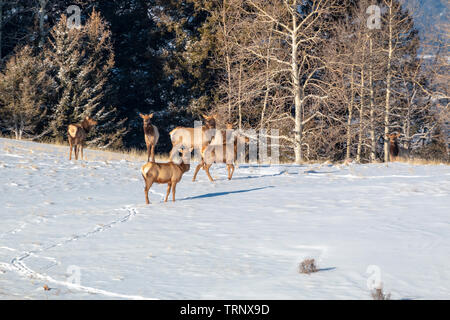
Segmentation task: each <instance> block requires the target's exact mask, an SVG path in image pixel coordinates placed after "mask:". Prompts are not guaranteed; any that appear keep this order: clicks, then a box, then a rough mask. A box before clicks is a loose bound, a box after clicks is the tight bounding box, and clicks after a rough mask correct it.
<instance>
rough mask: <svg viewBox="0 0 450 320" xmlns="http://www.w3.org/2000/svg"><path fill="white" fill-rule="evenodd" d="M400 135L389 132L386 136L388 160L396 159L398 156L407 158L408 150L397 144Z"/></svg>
mask: <svg viewBox="0 0 450 320" xmlns="http://www.w3.org/2000/svg"><path fill="white" fill-rule="evenodd" d="M399 137H400V134H399V133H391V134H389V135H388V136H387V139H389V160H390V161H398V160H399V159H400V158H408V157H409V151H408V150H407V149H405V148H402V147H400V146H399V144H398V138H399Z"/></svg>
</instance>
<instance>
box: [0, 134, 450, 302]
mask: <svg viewBox="0 0 450 320" xmlns="http://www.w3.org/2000/svg"><path fill="white" fill-rule="evenodd" d="M85 155H86V156H87V158H88V161H79V162H75V161H73V162H69V161H68V160H67V158H68V147H63V146H53V145H44V144H35V143H31V142H18V141H13V140H7V139H0V218H1V222H0V299H111V298H112V299H116V298H119V299H122V298H123V299H133V298H137V299H139V298H144V299H147V298H148V299H371V297H370V291H369V289H368V287H367V281H368V279H369V277H373V276H374V275H376V274H370V273H367V272H366V271H367V269H368V266H371V265H375V266H377V267H375V269H376V270H379V271H380V274H379V275H380V278H381V281H382V282H383V284H384V291H385V292H390V293H391V298H392V299H449V298H450V268H449V265H450V167H449V166H445V165H438V166H413V165H408V164H403V163H395V164H389V166H386V165H384V164H375V165H349V166H339V165H328V164H325V165H308V166H295V165H281V166H273V167H269V166H262V167H256V166H249V165H242V166H241V167H239V168H237V169H236V172H235V175H234V177H233V180H232V181H228V180H226V170H225V168H224V166H218V165H214V166H213V167H212V170H211V173H212V175H213V177H216V178H217V181H216V183H214V184H212V183H210V182H209V181H208V179H207V177H206V175H205V173H204V172H203V171H201V172H200V173H199V176H198V181H197V182H195V183H193V182H192V181H191V179H192V174H193V168H191V170H190V171H189V172H188V173H187V174H185V176H184V177H183V180H182V181H181V183H179V184H178V186H177V194H176V197H177V201H176V202H175V203H172V202H168V203H164V202H162V201H161V199H162V197H163V195H164V194H165V191H166V185H153V187H152V189H151V194H150V201H151V202H152V204H151V205H149V206H146V205H145V200H144V191H143V186H144V183H143V179H142V177H141V175H140V171H139V169H140V167H141V165H142V164H143V163H142V162H135V161H127V160H119V157H120V156H118V155H116V156H115V157H111V155H110V154H108V153H102V152H100V151H91V150H87V151H86V152H85ZM124 157H125V156H124ZM108 158H111V159H113V158H115V159H117V160H105V159H108ZM308 257H311V258H315V259H316V261H317V262H318V266H319V268H320V269H321V270H320V272H317V273H314V274H311V275H304V274H299V273H298V265H299V263H300V262H301V261H302V260H303V259H305V258H308ZM377 268H379V269H377ZM77 280H79V283H77ZM45 284H46V285H47V286H48V287H49V288H50V289H51V290H44V288H43V286H44V285H45Z"/></svg>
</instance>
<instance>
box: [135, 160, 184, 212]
mask: <svg viewBox="0 0 450 320" xmlns="http://www.w3.org/2000/svg"><path fill="white" fill-rule="evenodd" d="M190 167H191V166H190V164H189V161H187V160H186V157H183V158H182V160H181V163H180V164H176V163H173V162H168V163H155V162H148V163H146V164H144V165H143V166H142V169H141V173H142V177H143V178H144V181H145V202H146V203H147V204H150V200H149V199H148V191H149V190H150V187H151V186H152V184H153V183H155V182H156V183H167V194H166V198H165V200H164V202H167V198H168V197H169V194H170V190H172V200H173V201H175V189H176V185H177V183H178V182H180V180H181V177H182V176H183V174H184V173H185V172H187V171H189V169H190Z"/></svg>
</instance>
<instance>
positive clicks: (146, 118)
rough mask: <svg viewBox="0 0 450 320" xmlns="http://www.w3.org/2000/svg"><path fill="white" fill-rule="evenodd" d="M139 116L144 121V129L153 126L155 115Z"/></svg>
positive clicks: (140, 114)
mask: <svg viewBox="0 0 450 320" xmlns="http://www.w3.org/2000/svg"><path fill="white" fill-rule="evenodd" d="M139 116H140V117H141V118H142V120H143V121H144V127H148V126H150V125H151V124H152V122H151V121H152V118H153V113H152V114H142V113H139Z"/></svg>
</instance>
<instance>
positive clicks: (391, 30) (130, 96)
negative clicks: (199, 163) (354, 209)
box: [0, 0, 450, 163]
mask: <svg viewBox="0 0 450 320" xmlns="http://www.w3.org/2000/svg"><path fill="white" fill-rule="evenodd" d="M412 3H413V1H411V2H410V3H409V5H405V3H404V2H403V1H399V0H373V1H370V0H359V1H357V0H303V1H300V0H273V1H266V0H220V1H219V0H217V1H216V0H214V1H206V0H184V1H175V0H165V1H164V0H150V1H144V0H127V1H125V0H119V1H89V0H78V1H51V0H25V1H17V0H0V72H1V73H0V130H1V131H2V132H3V133H12V134H13V135H14V136H15V137H16V138H22V137H27V138H32V139H36V140H39V139H49V138H50V139H56V140H63V139H65V138H66V133H65V128H66V126H67V124H68V123H71V122H77V121H79V120H80V119H81V118H82V117H83V116H86V115H90V116H93V117H96V118H98V120H99V125H98V127H97V128H96V129H95V131H94V133H93V135H92V140H91V144H94V145H96V146H99V147H112V148H130V147H142V146H143V141H142V139H141V134H142V132H141V130H142V128H141V121H140V119H139V117H138V116H137V115H138V113H139V112H143V113H149V112H154V113H155V116H154V123H155V124H156V125H157V126H158V127H159V128H161V131H162V134H161V140H160V144H159V146H158V148H157V151H158V152H161V151H168V150H169V149H170V142H169V139H168V134H167V133H168V132H169V131H170V130H172V129H173V128H174V127H175V126H177V125H192V121H193V120H194V119H197V118H198V117H199V115H200V114H201V113H217V114H219V116H220V117H219V119H220V121H219V124H218V125H219V127H225V123H233V124H234V125H235V127H236V128H239V129H243V130H244V129H257V130H263V131H264V132H266V135H267V136H268V137H270V136H271V130H273V129H277V130H278V131H277V132H279V135H278V136H277V138H279V141H280V147H281V151H282V155H283V156H284V157H285V158H286V160H291V161H295V162H298V163H300V162H302V161H306V160H325V159H329V160H336V161H337V160H343V159H354V160H355V161H358V162H375V161H379V160H381V161H383V160H384V161H386V160H387V159H386V158H387V155H388V140H387V139H386V136H387V134H389V133H392V132H398V133H400V134H401V136H400V137H401V139H400V141H401V143H402V145H403V146H404V147H405V148H407V149H409V150H410V151H411V153H412V154H416V155H417V156H420V157H430V158H440V159H444V160H448V159H449V141H448V139H449V137H448V133H449V121H450V119H449V112H448V101H449V93H448V74H449V66H448V62H449V59H448V46H449V39H448V37H449V28H448V23H445V22H441V23H439V24H437V25H436V26H434V28H435V29H434V30H433V31H432V32H430V33H427V34H419V31H418V29H417V27H416V23H415V18H414V17H415V16H414V13H415V12H414V10H418V9H417V8H416V7H414V5H411V4H412ZM72 4H76V5H79V6H80V8H81V13H82V19H81V20H82V25H81V27H80V28H67V19H68V14H67V12H66V10H67V8H68V7H69V6H70V5H72ZM369 8H371V9H369ZM377 8H379V11H377ZM377 19H378V20H377ZM447 21H448V20H447ZM377 23H378V24H377ZM164 133H166V134H164Z"/></svg>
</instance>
